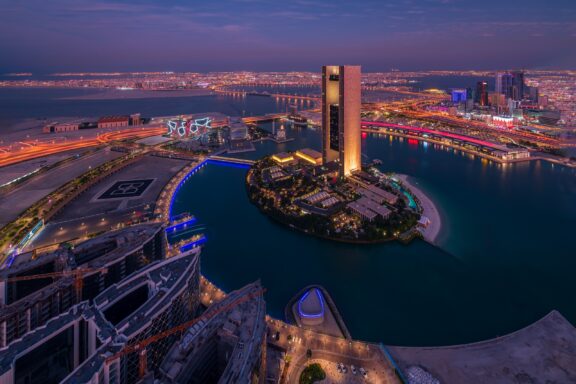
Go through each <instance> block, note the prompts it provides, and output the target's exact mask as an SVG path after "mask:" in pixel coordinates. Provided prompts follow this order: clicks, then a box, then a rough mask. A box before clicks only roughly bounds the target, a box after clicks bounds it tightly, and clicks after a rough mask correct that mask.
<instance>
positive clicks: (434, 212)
mask: <svg viewBox="0 0 576 384" xmlns="http://www.w3.org/2000/svg"><path fill="white" fill-rule="evenodd" d="M395 176H396V177H397V178H398V179H400V180H401V181H402V183H404V184H406V186H407V187H408V188H409V189H410V191H412V193H414V195H416V197H417V198H418V200H420V204H421V205H422V216H426V217H427V218H428V219H430V224H429V225H428V227H426V228H424V229H422V235H423V237H424V240H426V241H427V242H429V243H431V244H433V245H438V244H437V242H436V241H437V240H438V235H439V234H440V231H441V230H442V218H441V216H440V212H439V211H438V208H437V207H436V205H435V204H434V202H433V201H432V199H430V198H429V197H428V195H426V193H424V192H423V191H422V189H420V188H419V187H418V186H417V182H416V181H414V180H412V181H411V180H410V179H412V177H411V176H408V175H404V174H395Z"/></svg>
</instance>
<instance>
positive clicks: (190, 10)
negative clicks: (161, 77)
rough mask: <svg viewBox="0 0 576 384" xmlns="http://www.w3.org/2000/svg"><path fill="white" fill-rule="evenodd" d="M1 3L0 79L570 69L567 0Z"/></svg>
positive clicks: (573, 32) (574, 34) (574, 56)
mask: <svg viewBox="0 0 576 384" xmlns="http://www.w3.org/2000/svg"><path fill="white" fill-rule="evenodd" d="M2 3H3V5H2V8H3V12H2V16H0V21H1V23H0V36H3V37H0V49H2V51H3V52H4V53H5V56H4V60H3V63H2V64H1V65H0V72H20V71H32V72H34V71H70V70H83V71H88V70H90V71H129V70H166V71H168V70H174V71H210V70H214V71H226V70H256V71H261V70H277V71H285V70H313V69H314V68H317V67H319V66H320V65H322V64H323V63H325V62H342V63H346V64H359V65H362V66H363V68H364V71H365V72H373V71H384V70H389V69H391V68H398V69H400V70H423V69H430V70H433V69H462V68H474V69H486V70H488V69H491V70H492V69H499V68H502V69H503V68H528V69H541V68H542V69H546V68H558V69H566V68H571V67H573V66H574V65H573V64H574V63H575V62H576V53H574V52H573V50H571V49H569V48H570V47H571V46H573V45H574V43H575V42H576V23H575V22H574V19H575V14H576V10H575V9H574V7H573V6H571V4H570V2H569V1H558V2H554V4H546V6H543V5H540V4H539V3H538V2H536V1H528V2H522V3H519V2H508V3H497V2H495V1H489V2H483V3H482V4H479V3H473V2H469V1H458V0H438V1H432V0H430V1H424V2H413V1H393V2H387V3H386V4H381V3H379V2H374V1H361V2H355V3H353V4H351V3H347V2H342V1H334V2H330V3H326V2H320V1H315V0H299V1H294V2H291V3H286V4H279V3H270V2H263V1H259V0H228V1H222V2H217V3H211V4H196V3H195V2H194V3H192V4H190V3H188V2H181V1H175V2H170V3H158V2H153V1H142V0H134V1H102V0H98V1H94V2H86V1H79V2H71V1H69V0H57V1H54V2H50V3H49V4H47V3H44V2H39V1H36V0H32V1H27V2H20V3H9V2H6V1H3V2H2ZM527 40H529V41H530V50H526V49H525V46H526V41H527ZM335 48H338V49H335ZM424 61H425V63H424Z"/></svg>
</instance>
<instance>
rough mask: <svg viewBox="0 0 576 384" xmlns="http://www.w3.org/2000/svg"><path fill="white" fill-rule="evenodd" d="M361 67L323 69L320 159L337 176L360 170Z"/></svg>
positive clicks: (343, 66)
mask: <svg viewBox="0 0 576 384" xmlns="http://www.w3.org/2000/svg"><path fill="white" fill-rule="evenodd" d="M360 88H361V69H360V66H350V65H341V66H337V65H330V66H323V67H322V157H323V161H324V163H328V162H331V161H338V163H339V175H340V177H344V176H349V175H350V174H351V173H352V172H353V171H356V170H360V169H361V142H360V105H361V103H360V102H361V97H360Z"/></svg>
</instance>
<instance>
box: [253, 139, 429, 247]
mask: <svg viewBox="0 0 576 384" xmlns="http://www.w3.org/2000/svg"><path fill="white" fill-rule="evenodd" d="M246 186H247V190H248V197H249V199H250V201H251V202H252V203H253V204H255V205H256V206H257V207H258V208H259V209H260V210H261V211H262V212H263V213H265V214H266V215H268V216H269V217H271V218H272V219H274V220H276V221H279V222H281V223H283V224H286V225H288V226H289V227H291V228H293V229H297V230H301V231H303V232H305V233H308V234H311V235H315V236H318V237H322V238H326V239H331V240H337V241H345V242H352V243H368V242H380V241H389V240H396V239H398V240H401V241H403V242H409V241H410V240H412V239H413V238H414V237H421V236H422V235H423V233H424V232H425V230H426V228H427V227H428V226H429V225H430V222H431V221H430V219H429V218H428V217H427V216H425V215H424V214H423V207H422V204H421V203H420V200H419V199H418V198H417V197H416V194H414V193H412V191H411V190H410V189H409V188H408V187H406V185H405V184H404V183H402V181H401V180H400V179H399V178H398V177H394V176H391V175H388V174H384V173H382V172H380V171H379V170H378V169H377V168H376V167H375V166H372V165H370V166H367V167H365V168H364V169H363V170H359V171H356V172H354V173H352V174H351V175H350V176H347V177H339V176H338V164H337V163H326V164H323V163H322V155H321V154H320V153H319V152H317V151H314V150H311V149H302V150H298V151H296V152H294V153H285V152H283V153H278V154H275V155H273V156H269V157H265V158H263V159H261V160H259V161H257V162H256V163H255V164H254V165H253V166H252V168H251V169H250V171H249V172H248V174H247V177H246Z"/></svg>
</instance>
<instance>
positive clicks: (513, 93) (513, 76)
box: [496, 71, 524, 100]
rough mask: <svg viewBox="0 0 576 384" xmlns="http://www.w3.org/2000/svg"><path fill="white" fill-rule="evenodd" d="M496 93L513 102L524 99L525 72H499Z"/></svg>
mask: <svg viewBox="0 0 576 384" xmlns="http://www.w3.org/2000/svg"><path fill="white" fill-rule="evenodd" d="M496 93H501V94H503V95H504V96H506V98H508V99H512V100H522V99H523V98H524V72H522V71H515V72H497V73H496Z"/></svg>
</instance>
